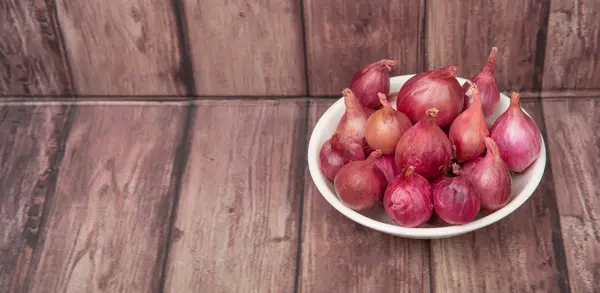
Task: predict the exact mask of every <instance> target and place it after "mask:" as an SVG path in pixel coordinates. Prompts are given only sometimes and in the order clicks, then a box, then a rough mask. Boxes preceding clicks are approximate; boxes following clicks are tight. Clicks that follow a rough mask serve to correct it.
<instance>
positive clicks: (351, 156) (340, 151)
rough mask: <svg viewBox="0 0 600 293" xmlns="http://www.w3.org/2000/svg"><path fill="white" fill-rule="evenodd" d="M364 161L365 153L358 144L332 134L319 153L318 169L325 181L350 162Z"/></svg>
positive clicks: (332, 177) (331, 178)
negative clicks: (325, 178) (323, 175)
mask: <svg viewBox="0 0 600 293" xmlns="http://www.w3.org/2000/svg"><path fill="white" fill-rule="evenodd" d="M364 159H365V153H364V152H363V148H362V146H361V144H360V143H358V142H356V141H354V140H352V139H350V138H347V137H344V136H342V135H341V134H339V133H334V134H333V135H332V137H331V138H330V139H328V140H327V141H326V142H325V143H324V144H323V146H322V147H321V151H320V152H319V167H320V168H321V171H323V174H325V177H327V179H329V180H332V181H333V179H334V178H335V175H336V174H337V172H338V171H339V170H340V168H342V166H344V165H346V164H347V163H349V162H352V161H362V160H364Z"/></svg>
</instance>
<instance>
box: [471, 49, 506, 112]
mask: <svg viewBox="0 0 600 293" xmlns="http://www.w3.org/2000/svg"><path fill="white" fill-rule="evenodd" d="M497 53H498V48H496V47H493V48H492V51H491V52H490V55H489V56H488V63H487V64H486V65H485V66H484V67H483V69H482V70H481V72H479V73H477V74H476V75H474V76H473V77H471V78H470V80H471V81H472V82H473V83H475V85H477V88H478V89H479V92H481V104H482V108H483V114H484V115H485V117H488V116H490V115H492V114H493V113H494V111H495V110H496V107H497V106H498V103H500V90H498V85H497V84H496V76H495V75H494V71H495V69H496V55H497ZM463 90H464V91H465V92H466V91H467V90H469V83H467V82H465V83H464V84H463ZM464 98H465V106H464V108H465V109H467V108H469V106H471V105H472V104H473V102H474V101H473V97H469V96H467V95H465V96H464Z"/></svg>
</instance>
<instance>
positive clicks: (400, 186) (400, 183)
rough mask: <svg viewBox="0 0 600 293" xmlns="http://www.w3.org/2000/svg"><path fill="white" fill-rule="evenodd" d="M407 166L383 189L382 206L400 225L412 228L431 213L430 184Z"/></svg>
mask: <svg viewBox="0 0 600 293" xmlns="http://www.w3.org/2000/svg"><path fill="white" fill-rule="evenodd" d="M414 171H415V167H414V166H409V167H408V168H406V170H405V171H404V174H402V175H401V176H398V177H396V178H395V179H394V180H393V181H392V182H391V183H390V185H389V186H388V187H387V189H386V190H385V194H384V196H383V207H384V209H385V212H386V213H387V214H388V216H389V217H390V218H391V219H392V220H393V221H394V222H396V223H397V224H398V225H400V226H404V227H408V228H414V227H418V226H420V225H422V224H424V223H426V222H427V221H428V220H429V218H431V215H432V214H433V203H432V201H431V186H430V185H429V182H428V181H427V179H425V178H424V177H423V176H421V175H419V174H417V173H415V172H414Z"/></svg>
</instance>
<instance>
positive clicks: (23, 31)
mask: <svg viewBox="0 0 600 293" xmlns="http://www.w3.org/2000/svg"><path fill="white" fill-rule="evenodd" d="M0 20H1V22H2V28H0V95H2V96H10V95H27V96H30V95H63V94H67V93H69V91H70V84H69V73H68V66H67V63H66V57H65V53H64V51H63V49H62V47H61V40H60V30H59V29H58V27H57V19H56V5H55V3H54V1H45V0H33V1H23V0H2V1H0Z"/></svg>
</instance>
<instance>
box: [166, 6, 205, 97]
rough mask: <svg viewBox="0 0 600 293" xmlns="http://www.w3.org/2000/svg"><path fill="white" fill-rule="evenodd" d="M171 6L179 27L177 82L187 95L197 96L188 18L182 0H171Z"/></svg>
mask: <svg viewBox="0 0 600 293" xmlns="http://www.w3.org/2000/svg"><path fill="white" fill-rule="evenodd" d="M171 6H172V9H173V12H174V14H175V16H174V17H175V21H176V26H177V35H178V37H177V41H178V44H179V54H180V55H181V58H180V60H179V70H178V71H177V72H176V73H175V78H176V79H175V80H179V81H181V82H182V83H183V85H184V87H185V92H186V95H187V96H188V97H189V96H196V95H197V93H198V91H197V89H196V78H195V77H194V68H193V65H192V64H193V63H192V62H193V61H194V60H193V58H192V50H191V48H190V42H189V35H188V30H187V17H186V14H185V10H184V7H183V2H182V0H171Z"/></svg>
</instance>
